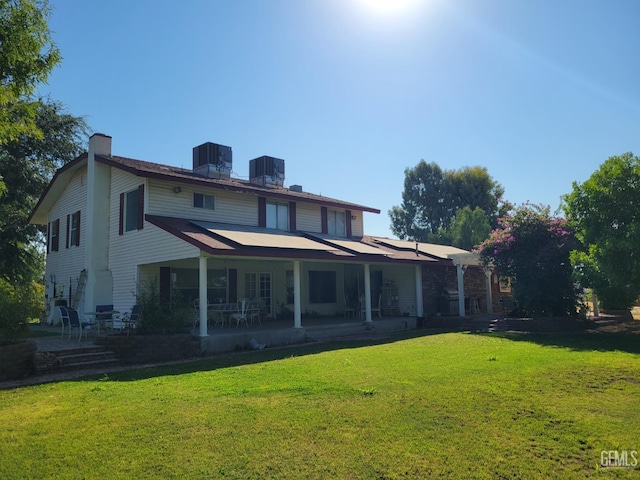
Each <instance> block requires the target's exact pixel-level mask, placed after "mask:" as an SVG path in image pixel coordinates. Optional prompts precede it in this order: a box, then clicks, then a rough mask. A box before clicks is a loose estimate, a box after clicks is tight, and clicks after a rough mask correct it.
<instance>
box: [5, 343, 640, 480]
mask: <svg viewBox="0 0 640 480" xmlns="http://www.w3.org/2000/svg"><path fill="white" fill-rule="evenodd" d="M422 333H425V332H422ZM414 335H417V333H414ZM639 405H640V335H626V336H623V335H614V334H591V335H587V334H585V335H571V336H567V335H556V336H543V335H538V336H531V335H530V336H526V335H506V334H505V335H502V336H499V335H497V334H495V335H488V334H486V335H474V334H465V333H447V334H433V335H424V336H415V337H413V338H411V337H409V338H407V337H404V338H401V337H397V338H391V339H389V340H386V341H381V342H380V343H378V344H375V345H364V344H363V343H358V342H350V343H333V344H323V345H315V346H309V347H301V348H289V349H281V350H264V351H261V352H255V353H249V354H240V355H232V356H229V357H225V358H216V359H207V360H202V361H198V362H194V363H188V364H181V365H174V366H167V367H162V368H156V369H150V370H139V371H135V372H126V373H118V374H112V375H111V376H110V377H103V378H90V379H86V378H85V379H82V380H75V381H68V382H60V383H57V384H47V385H40V386H35V387H24V388H18V389H14V390H6V391H0V457H1V458H0V478H3V479H14V478H29V479H31V478H47V479H48V478H88V479H92V478H102V479H107V478H109V479H111V478H123V479H125V478H126V479H132V478H135V479H143V478H197V479H200V478H239V479H240V478H241V479H245V478H256V479H258V478H260V479H261V478H305V479H306V478H318V479H327V478H341V479H342V478H345V479H353V478H379V479H388V478H440V477H450V478H465V479H466V478H487V479H494V478H563V479H566V478H585V477H594V478H600V477H602V478H638V475H639V474H640V470H638V469H637V468H636V469H632V468H605V469H601V468H599V464H600V458H601V457H600V455H601V451H603V450H618V451H620V452H622V451H631V450H638V451H640V409H639V408H638V407H639ZM629 460H630V461H631V457H629Z"/></svg>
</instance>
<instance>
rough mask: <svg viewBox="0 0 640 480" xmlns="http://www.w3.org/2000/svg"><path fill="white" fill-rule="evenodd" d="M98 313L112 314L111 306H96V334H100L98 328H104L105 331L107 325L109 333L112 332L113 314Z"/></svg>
mask: <svg viewBox="0 0 640 480" xmlns="http://www.w3.org/2000/svg"><path fill="white" fill-rule="evenodd" d="M98 312H113V305H96V325H97V327H98V332H97V333H98V334H99V333H100V328H101V327H104V328H105V330H106V329H107V323H108V324H109V326H110V327H111V331H112V332H113V313H98Z"/></svg>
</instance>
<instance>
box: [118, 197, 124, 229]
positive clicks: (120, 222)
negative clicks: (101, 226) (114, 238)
mask: <svg viewBox="0 0 640 480" xmlns="http://www.w3.org/2000/svg"><path fill="white" fill-rule="evenodd" d="M122 234H124V193H121V194H120V213H119V217H118V235H122Z"/></svg>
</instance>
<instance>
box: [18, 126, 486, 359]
mask: <svg viewBox="0 0 640 480" xmlns="http://www.w3.org/2000/svg"><path fill="white" fill-rule="evenodd" d="M192 154H193V155H192V156H193V168H192V169H184V168H177V167H173V166H167V165H160V164H157V163H152V162H147V161H141V160H134V159H131V158H126V157H120V156H115V155H112V153H111V137H109V136H107V135H103V134H94V135H93V136H92V137H91V138H90V140H89V151H88V152H87V153H85V154H83V155H81V156H79V157H78V158H76V159H75V160H73V161H72V162H70V163H68V164H66V165H64V166H63V167H62V168H60V169H59V170H58V171H57V172H56V174H55V176H54V177H53V179H52V181H51V182H50V184H49V185H48V187H47V189H46V190H45V192H44V193H43V195H42V197H41V198H40V200H39V202H38V204H37V205H36V207H35V208H34V210H33V212H32V214H31V218H30V223H33V224H40V225H47V232H48V234H47V261H46V275H45V279H46V289H45V291H46V302H47V305H48V306H49V310H48V311H49V312H50V313H49V319H48V320H49V321H50V322H53V323H55V322H56V318H55V316H56V310H58V309H56V308H53V307H54V305H56V304H62V303H66V304H70V305H71V306H72V307H75V308H76V309H77V310H78V312H79V313H80V315H81V316H82V315H83V314H84V313H86V312H92V311H95V309H96V306H97V305H113V307H114V309H115V310H119V311H129V310H131V308H132V307H133V305H134V304H135V303H136V292H137V291H139V288H140V286H141V284H143V283H144V282H145V281H148V280H151V279H153V281H155V282H156V283H157V285H158V287H159V291H160V298H161V299H169V298H180V299H182V301H184V302H186V303H188V304H189V305H190V306H193V307H194V318H188V319H185V323H187V324H189V323H191V322H193V323H192V324H193V325H194V330H193V333H194V335H197V336H199V337H201V339H202V340H201V345H202V349H203V350H215V349H217V348H219V346H218V345H217V344H216V342H215V340H213V339H212V337H215V336H216V335H220V334H221V332H223V331H224V330H223V329H217V328H215V326H214V321H213V319H212V315H211V310H212V309H213V310H215V309H216V308H215V307H216V305H234V306H235V305H237V304H238V303H239V302H241V301H242V299H245V298H247V299H259V301H260V325H261V329H262V330H263V331H265V332H266V331H268V330H269V328H270V324H271V325H276V323H277V322H280V324H281V325H283V326H284V329H285V330H288V331H289V334H288V335H289V337H290V338H291V339H292V341H295V340H299V339H300V338H304V335H305V333H304V331H305V327H306V326H308V325H311V323H314V324H317V323H318V322H320V321H321V320H322V319H325V320H329V319H330V318H333V320H334V322H333V325H335V326H336V328H338V325H341V324H346V323H350V324H353V325H359V326H363V325H364V327H368V328H371V327H372V326H373V327H375V326H376V323H378V324H379V325H382V322H384V321H385V320H392V319H396V320H400V321H399V322H397V325H402V328H411V326H415V325H416V319H417V318H421V317H423V316H425V315H456V316H464V315H465V314H466V313H467V312H471V313H475V312H491V311H492V309H493V308H495V307H494V306H493V301H492V290H493V289H494V288H497V287H494V285H493V283H494V282H493V281H492V277H491V276H490V275H485V273H484V271H482V270H481V269H480V267H479V266H478V262H477V256H476V255H475V254H473V253H471V252H467V251H464V250H460V249H457V248H454V247H446V246H442V245H431V244H424V243H414V242H408V241H400V240H393V239H388V238H381V237H371V236H367V235H365V232H364V218H363V217H364V213H365V212H368V213H372V214H379V213H380V211H379V210H378V209H375V208H372V207H367V206H363V205H358V204H355V203H350V202H347V201H343V200H338V199H333V198H327V197H324V196H320V195H315V194H312V193H307V192H305V191H304V190H303V188H302V187H301V186H300V185H291V186H289V187H285V185H284V179H285V177H284V174H285V161H284V160H282V159H279V158H274V157H269V156H263V157H259V158H255V159H253V160H250V162H249V171H250V178H249V180H244V179H238V178H233V177H232V176H231V169H232V164H233V159H232V150H231V148H230V147H227V146H223V145H218V144H214V143H205V144H203V145H200V146H197V147H195V148H194V149H193V152H192ZM465 272H466V273H465ZM470 272H471V273H470ZM465 286H466V288H467V291H466V293H465ZM239 308H240V309H242V307H239ZM235 315H236V316H235V317H234V314H233V313H232V314H231V315H230V316H231V317H232V319H234V320H235V319H237V313H236V314H235ZM284 318H286V319H287V322H288V324H286V323H282V322H283V320H282V319H284ZM279 319H280V320H279ZM303 319H304V321H303ZM311 319H312V320H313V322H312V321H311ZM336 319H342V321H341V322H337V321H336ZM194 320H195V321H194ZM326 323H327V325H328V327H327V328H328V329H329V331H330V330H331V325H332V323H331V322H326ZM307 324H308V325H307ZM235 326H236V328H237V325H235ZM390 328H395V327H390ZM252 333H253V336H254V337H256V338H257V336H258V333H256V332H252Z"/></svg>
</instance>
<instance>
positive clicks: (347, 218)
mask: <svg viewBox="0 0 640 480" xmlns="http://www.w3.org/2000/svg"><path fill="white" fill-rule="evenodd" d="M344 224H345V227H346V230H347V232H346V233H347V237H350V236H351V210H347V211H346V212H344Z"/></svg>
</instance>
